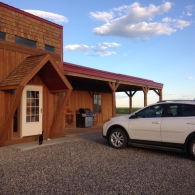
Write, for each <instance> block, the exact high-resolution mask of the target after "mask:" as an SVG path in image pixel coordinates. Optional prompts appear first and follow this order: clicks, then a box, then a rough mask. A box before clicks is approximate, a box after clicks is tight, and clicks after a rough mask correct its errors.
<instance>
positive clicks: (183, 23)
mask: <svg viewBox="0 0 195 195" xmlns="http://www.w3.org/2000/svg"><path fill="white" fill-rule="evenodd" d="M162 22H164V23H166V24H169V25H172V26H173V27H175V28H179V29H183V28H185V27H187V26H190V25H191V24H192V22H188V21H185V20H180V19H171V18H170V17H166V18H163V19H162Z"/></svg>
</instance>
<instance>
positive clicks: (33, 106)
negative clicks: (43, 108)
mask: <svg viewBox="0 0 195 195" xmlns="http://www.w3.org/2000/svg"><path fill="white" fill-rule="evenodd" d="M38 121H39V91H26V122H38Z"/></svg>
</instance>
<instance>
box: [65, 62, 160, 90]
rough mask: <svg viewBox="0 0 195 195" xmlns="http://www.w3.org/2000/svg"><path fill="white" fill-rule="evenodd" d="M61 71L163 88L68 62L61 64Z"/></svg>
mask: <svg viewBox="0 0 195 195" xmlns="http://www.w3.org/2000/svg"><path fill="white" fill-rule="evenodd" d="M63 69H64V71H68V72H73V73H77V74H83V75H88V76H94V77H100V78H104V79H111V80H116V81H119V82H127V83H137V84H142V85H149V86H153V87H157V88H162V87H163V84H162V83H157V82H154V81H152V80H148V79H143V78H138V77H133V76H128V75H124V74H117V73H112V72H108V71H103V70H98V69H93V68H88V67H84V66H80V65H76V64H72V63H68V62H64V63H63Z"/></svg>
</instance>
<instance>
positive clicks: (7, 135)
mask: <svg viewBox="0 0 195 195" xmlns="http://www.w3.org/2000/svg"><path fill="white" fill-rule="evenodd" d="M23 89H24V86H21V85H19V86H18V87H17V90H16V94H15V96H14V98H13V100H12V103H11V106H10V109H9V112H8V115H7V117H6V121H5V123H4V125H3V126H2V129H0V146H3V142H4V141H5V140H6V139H8V140H10V139H11V132H10V128H11V125H12V119H13V117H14V113H15V111H16V109H17V107H18V105H19V102H20V99H21V96H22V92H23Z"/></svg>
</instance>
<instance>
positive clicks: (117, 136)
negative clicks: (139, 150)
mask: <svg viewBox="0 0 195 195" xmlns="http://www.w3.org/2000/svg"><path fill="white" fill-rule="evenodd" d="M109 142H110V145H111V146H112V147H113V148H116V149H122V148H125V147H127V135H126V134H125V132H124V131H123V130H122V129H120V128H116V129H113V130H112V131H111V133H110V135H109Z"/></svg>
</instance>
